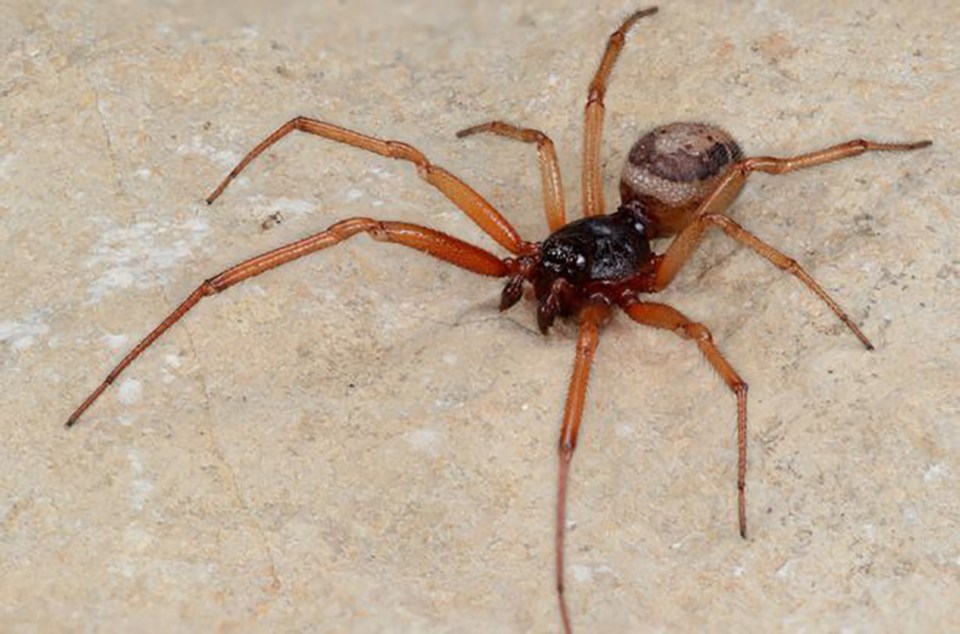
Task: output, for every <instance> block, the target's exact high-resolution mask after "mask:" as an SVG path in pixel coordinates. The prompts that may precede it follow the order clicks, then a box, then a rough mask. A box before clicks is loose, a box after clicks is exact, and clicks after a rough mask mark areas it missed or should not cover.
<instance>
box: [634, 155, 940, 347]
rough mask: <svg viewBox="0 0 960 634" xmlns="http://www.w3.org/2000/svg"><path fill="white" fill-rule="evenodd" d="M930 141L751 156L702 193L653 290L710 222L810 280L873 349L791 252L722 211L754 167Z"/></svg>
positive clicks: (772, 170)
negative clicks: (765, 238)
mask: <svg viewBox="0 0 960 634" xmlns="http://www.w3.org/2000/svg"><path fill="white" fill-rule="evenodd" d="M930 143H931V142H930V141H920V142H917V143H876V142H873V141H865V140H863V139H856V140H853V141H848V142H847V143H841V144H839V145H834V146H831V147H828V148H825V149H823V150H818V151H816V152H810V153H808V154H800V155H798V156H792V157H787V158H773V157H769V156H759V157H752V158H747V159H744V160H742V161H740V162H739V163H737V164H736V165H734V166H733V167H732V168H731V170H730V172H729V173H728V174H727V175H726V176H725V177H724V178H723V179H722V180H721V181H720V183H719V184H718V185H717V187H716V188H715V189H714V190H713V192H711V193H710V195H709V196H707V197H706V199H704V201H703V203H702V204H701V205H700V207H699V208H698V209H697V211H696V212H694V214H693V216H692V218H691V221H690V223H689V224H688V225H687V226H686V227H684V228H683V229H682V230H681V231H680V232H679V233H678V234H677V236H676V238H674V240H673V242H671V243H670V246H669V247H667V251H666V252H665V253H664V254H663V258H662V260H661V261H660V264H659V265H658V267H657V271H656V276H655V278H654V285H653V290H654V291H658V290H663V289H664V288H666V287H667V286H668V285H669V284H670V283H671V282H672V281H673V279H674V278H675V277H676V275H677V273H679V272H680V269H682V268H683V265H684V264H686V262H687V260H688V259H689V258H690V256H691V255H693V252H694V251H695V250H696V248H697V246H698V245H699V244H700V240H701V239H702V238H703V234H704V232H705V231H706V230H707V228H708V227H710V226H717V227H720V228H721V229H723V230H724V232H726V233H727V235H729V236H730V237H732V238H734V239H735V240H737V241H738V242H741V243H742V244H745V245H746V246H748V247H750V248H751V249H753V250H754V251H756V252H757V253H759V254H760V255H762V256H763V257H765V258H766V259H767V260H769V261H770V262H772V263H773V264H775V265H776V266H777V267H779V268H781V269H783V270H785V271H787V272H788V273H790V274H791V275H794V276H796V277H797V278H798V279H800V281H802V282H803V283H804V284H806V286H807V288H809V289H810V290H811V291H813V292H814V293H815V294H816V295H817V296H818V297H820V299H822V300H823V301H824V302H825V303H826V304H827V305H828V306H829V307H830V310H832V311H833V312H834V313H835V314H836V315H837V317H839V318H840V320H841V321H843V323H844V324H846V326H847V327H848V328H849V329H850V330H851V331H852V332H853V334H854V335H856V336H857V338H858V339H859V340H860V341H861V342H862V343H863V345H864V346H866V347H867V349H872V348H873V345H872V344H871V343H870V341H869V340H868V339H867V338H866V337H865V336H864V334H863V333H862V332H860V329H859V328H857V327H856V325H854V323H853V321H852V320H851V319H850V318H849V317H848V316H847V314H846V313H845V312H844V311H843V309H841V308H840V306H839V305H838V304H837V303H836V302H835V301H834V300H833V299H832V298H831V297H830V296H829V295H828V294H827V292H826V291H824V290H823V288H822V287H821V286H820V285H819V284H817V282H815V281H814V280H813V278H811V277H810V275H808V274H807V272H806V271H804V270H803V269H802V268H800V266H799V265H798V264H797V263H796V262H795V261H793V260H792V259H791V258H788V257H787V256H786V255H784V254H783V253H781V252H780V251H778V250H776V249H774V248H773V247H771V246H770V245H768V244H767V243H765V242H763V241H762V240H760V239H759V238H757V237H756V236H754V235H753V234H751V233H750V232H748V231H747V230H746V229H744V228H743V227H741V226H740V225H738V224H737V223H735V222H733V221H732V220H729V219H728V218H726V216H725V214H724V212H725V211H726V209H727V208H728V207H729V206H730V204H731V203H732V202H733V199H734V198H736V197H737V194H739V193H740V190H741V189H742V188H743V185H744V183H746V180H747V177H748V176H749V175H750V174H751V173H752V172H766V173H768V174H785V173H787V172H792V171H795V170H799V169H805V168H807V167H813V166H815V165H822V164H823V163H831V162H833V161H839V160H841V159H845V158H851V157H853V156H857V155H859V154H863V153H864V152H896V151H908V150H917V149H920V148H924V147H927V146H929V145H930Z"/></svg>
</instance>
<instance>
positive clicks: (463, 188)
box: [207, 117, 532, 254]
mask: <svg viewBox="0 0 960 634" xmlns="http://www.w3.org/2000/svg"><path fill="white" fill-rule="evenodd" d="M294 130H299V131H301V132H307V133H309V134H314V135H316V136H319V137H323V138H325V139H330V140H331V141H337V142H339V143H345V144H347V145H351V146H353V147H356V148H360V149H361V150H366V151H368V152H373V153H374V154H379V155H380V156H386V157H388V158H394V159H399V160H401V161H409V162H410V163H413V164H414V165H415V166H416V167H417V174H419V175H420V177H421V178H423V179H424V180H425V181H427V182H428V183H430V184H431V185H433V186H434V187H436V188H437V189H438V190H440V192H441V193H442V194H443V195H444V196H446V197H447V198H449V199H450V201H451V202H453V204H455V205H456V206H457V207H459V208H460V209H461V210H462V211H463V212H464V213H465V214H467V215H468V216H470V219H471V220H473V221H474V222H475V223H476V224H477V225H478V226H479V227H480V228H481V229H483V230H484V231H485V232H486V233H487V234H488V235H489V236H490V237H491V238H493V239H494V240H495V241H496V242H497V243H498V244H500V245H501V246H502V247H504V248H505V249H507V250H508V251H510V252H511V253H515V254H521V253H527V252H530V251H531V250H532V247H531V246H529V245H528V244H527V243H526V242H524V241H523V240H522V239H521V238H520V236H519V235H518V234H517V231H516V229H514V228H513V226H512V225H511V224H510V223H509V222H507V221H506V219H505V218H504V217H503V216H501V215H500V212H498V211H497V210H496V209H494V207H493V205H491V204H490V203H489V202H487V201H486V200H485V199H484V198H483V196H481V195H480V194H478V193H477V192H476V191H474V189H473V188H471V187H470V186H469V185H467V184H466V183H464V182H463V181H462V180H460V179H459V178H457V177H456V176H454V175H453V174H451V173H450V172H448V171H447V170H445V169H443V168H442V167H440V166H438V165H434V164H433V163H431V162H430V161H429V160H427V157H426V156H424V155H423V153H422V152H421V151H420V150H418V149H417V148H415V147H413V146H412V145H408V144H406V143H403V142H401V141H392V140H384V139H379V138H377V137H372V136H368V135H366V134H362V133H360V132H355V131H353V130H348V129H347V128H341V127H340V126H337V125H334V124H332V123H326V122H325V121H320V120H318V119H311V118H310V117H295V118H293V119H291V120H290V121H287V122H286V123H284V124H283V125H282V126H280V127H279V128H277V129H276V130H275V131H274V132H273V133H272V134H270V136H268V137H267V138H265V139H264V140H263V141H261V142H260V143H259V144H258V145H257V146H256V147H254V148H253V149H252V150H250V152H248V153H247V155H246V156H244V157H243V159H242V160H241V161H240V162H239V163H237V166H236V167H234V168H233V170H232V171H231V172H230V173H229V174H228V175H227V177H226V178H224V179H223V182H221V183H220V185H219V186H217V188H216V189H215V190H213V193H212V194H210V195H209V196H208V197H207V203H208V204H210V203H212V202H213V201H214V200H216V199H217V198H218V197H219V196H220V194H222V193H223V190H224V189H226V188H227V185H229V184H230V181H232V180H233V179H234V178H236V177H237V175H238V174H239V173H240V172H241V171H243V169H244V168H245V167H246V166H247V165H249V164H250V162H251V161H252V160H253V159H255V158H257V156H259V155H260V154H262V153H263V151H264V150H266V149H267V148H268V147H270V146H271V145H273V144H274V143H276V142H277V141H279V140H280V139H282V138H283V137H285V136H287V135H288V134H290V133H291V132H293V131H294Z"/></svg>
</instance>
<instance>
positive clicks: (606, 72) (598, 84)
mask: <svg viewBox="0 0 960 634" xmlns="http://www.w3.org/2000/svg"><path fill="white" fill-rule="evenodd" d="M656 12H657V7H650V8H648V9H641V10H640V11H637V12H636V13H634V14H633V15H631V16H629V17H628V18H627V19H626V20H624V21H623V24H621V25H620V28H618V29H617V30H616V31H614V32H613V33H612V34H611V35H610V39H608V40H607V48H606V49H605V50H604V52H603V58H602V59H601V60H600V67H599V68H597V73H596V75H594V77H593V81H591V82H590V89H589V92H588V93H587V105H586V108H585V109H584V126H583V172H582V174H581V184H580V187H581V190H582V191H581V194H582V196H583V199H582V201H583V202H582V204H583V215H584V216H599V215H601V214H603V174H601V171H600V145H601V141H602V137H603V111H604V106H603V97H604V95H605V94H606V92H607V81H608V80H609V78H610V72H611V71H612V70H613V66H614V64H616V63H617V58H618V57H619V56H620V51H621V50H623V45H624V43H625V42H626V35H627V31H629V30H630V28H631V27H632V26H633V25H634V23H636V21H637V20H639V19H640V18H645V17H647V16H648V15H653V14H654V13H656Z"/></svg>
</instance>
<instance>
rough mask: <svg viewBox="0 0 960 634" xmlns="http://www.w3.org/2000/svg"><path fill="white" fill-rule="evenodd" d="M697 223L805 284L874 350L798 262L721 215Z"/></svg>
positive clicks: (709, 215) (704, 217) (705, 217)
mask: <svg viewBox="0 0 960 634" xmlns="http://www.w3.org/2000/svg"><path fill="white" fill-rule="evenodd" d="M696 222H698V223H702V224H704V225H706V226H707V227H709V226H715V227H720V228H721V229H723V231H724V233H726V234H727V235H728V236H730V237H731V238H733V239H734V240H736V241H737V242H739V243H740V244H745V245H746V246H748V247H750V248H751V249H753V250H754V251H755V252H756V253H759V254H760V255H762V256H763V257H765V258H766V259H767V260H769V261H770V262H772V263H773V265H774V266H776V267H777V268H779V269H780V270H781V271H786V272H787V273H789V274H790V275H793V276H794V277H796V278H797V279H798V280H800V281H801V282H803V283H804V284H805V285H806V287H807V288H809V289H810V290H811V291H813V292H814V294H815V295H816V296H817V297H819V298H820V299H821V300H823V302H824V303H825V304H826V305H827V306H829V307H830V310H832V311H833V314H835V315H836V316H837V317H839V318H840V321H842V322H843V323H844V324H845V325H846V326H847V328H849V329H850V332H852V333H853V334H854V335H856V337H857V339H859V340H860V343H862V344H863V345H864V347H865V348H866V349H867V350H873V344H872V343H870V340H869V339H867V336H866V335H864V334H863V332H861V331H860V329H859V328H858V327H857V325H856V324H854V323H853V320H851V319H850V317H848V316H847V313H846V312H845V311H844V310H843V309H842V308H840V305H839V304H837V302H835V301H834V300H833V298H832V297H830V295H829V294H828V293H827V291H825V290H823V287H822V286H820V285H819V284H818V283H817V281H816V280H814V279H813V278H812V277H810V274H809V273H807V272H806V271H804V270H803V267H801V266H800V265H799V264H797V261H796V260H794V259H793V258H790V257H787V256H786V255H784V254H783V253H781V252H780V251H778V250H777V249H774V248H773V247H772V246H770V245H769V244H767V243H766V242H764V241H763V240H761V239H760V238H758V237H757V236H755V235H753V234H752V233H750V232H749V231H747V230H746V229H744V228H743V227H741V226H740V225H739V224H737V223H736V222H734V221H733V220H731V219H730V218H729V217H728V216H724V215H721V214H707V215H706V216H701V217H700V218H699V219H697V220H696Z"/></svg>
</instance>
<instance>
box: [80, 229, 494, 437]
mask: <svg viewBox="0 0 960 634" xmlns="http://www.w3.org/2000/svg"><path fill="white" fill-rule="evenodd" d="M362 232H366V233H368V234H370V236H371V237H372V238H373V239H374V240H378V241H381V242H394V243H396V244H402V245H403V246H407V247H410V248H413V249H417V250H418V251H423V252H424V253H427V254H429V255H432V256H433V257H435V258H438V259H440V260H445V261H446V262H449V263H451V264H454V265H456V266H459V267H461V268H464V269H467V270H468V271H473V272H474V273H479V274H480V275H489V276H492V277H503V276H505V275H507V274H508V273H509V272H510V270H511V262H512V261H510V260H506V261H505V260H501V259H500V258H498V257H497V256H495V255H493V254H492V253H489V252H487V251H485V250H483V249H481V248H480V247H475V246H473V245H472V244H469V243H467V242H463V241H462V240H458V239H457V238H454V237H453V236H449V235H447V234H445V233H441V232H439V231H434V230H433V229H428V228H426V227H421V226H418V225H413V224H408V223H405V222H392V221H379V220H371V219H370V218H349V219H347V220H342V221H340V222H338V223H336V224H334V225H332V226H331V227H330V228H329V229H327V230H326V231H321V232H320V233H316V234H314V235H312V236H308V237H306V238H303V239H302V240H298V241H296V242H291V243H290V244H286V245H284V246H282V247H278V248H276V249H273V250H272V251H268V252H266V253H263V254H261V255H258V256H256V257H253V258H250V259H249V260H246V261H245V262H241V263H240V264H237V265H236V266H232V267H230V268H229V269H227V270H225V271H223V272H221V273H219V274H217V275H216V276H214V277H212V278H210V279H208V280H205V281H204V282H203V283H202V284H200V286H198V287H197V289H196V290H194V291H193V292H192V293H191V294H190V296H189V297H187V299H185V300H184V301H183V302H182V303H181V304H180V305H179V306H177V307H176V308H175V309H174V310H173V312H171V313H170V314H169V315H167V317H166V318H165V319H164V320H163V321H162V322H160V325H158V326H157V327H156V328H154V329H153V331H151V332H150V334H148V335H147V336H146V337H144V338H143V339H142V340H141V341H140V343H138V344H137V345H136V346H135V347H134V348H133V350H131V351H130V352H129V353H127V356H125V357H124V358H123V359H122V360H121V361H120V363H118V364H117V366H116V367H115V368H114V369H113V370H111V371H110V374H108V375H107V378H106V379H104V380H103V382H102V383H101V384H100V385H99V386H98V387H97V389H95V390H94V391H93V392H92V393H91V394H90V396H88V397H87V398H86V399H85V400H84V401H83V403H81V404H80V406H79V407H78V408H77V409H76V410H75V411H74V412H73V413H72V414H71V415H70V418H68V419H67V422H66V426H67V427H71V426H73V424H74V423H76V422H77V420H78V419H79V418H80V416H81V415H82V414H83V413H84V411H86V409H87V408H88V407H90V406H91V405H92V404H93V402H94V401H96V400H97V398H98V397H99V396H100V394H102V393H103V391H104V390H105V389H107V386H109V385H110V384H111V383H113V382H114V381H115V380H116V378H117V377H118V376H119V375H120V373H121V372H123V370H124V369H125V368H126V367H127V366H128V365H130V364H131V363H133V361H134V360H135V359H136V358H137V357H139V356H140V354H141V353H142V352H143V351H144V350H146V349H147V348H148V347H150V345H151V344H152V343H153V342H154V341H156V340H157V338H158V337H160V335H162V334H163V333H164V332H166V331H167V329H169V328H170V327H171V326H173V325H174V324H175V323H177V322H178V321H180V319H181V318H182V317H183V316H184V315H185V314H186V313H187V312H188V311H189V310H190V309H191V308H193V307H194V306H195V305H196V304H197V303H198V302H199V301H200V300H201V299H203V298H204V297H206V296H208V295H215V294H216V293H219V292H220V291H223V290H224V289H227V288H229V287H231V286H233V285H234V284H237V283H239V282H242V281H244V280H246V279H249V278H251V277H254V276H256V275H260V274H261V273H263V272H264V271H269V270H270V269H273V268H276V267H278V266H281V265H283V264H286V263H287V262H292V261H293V260H296V259H299V258H302V257H303V256H305V255H308V254H310V253H313V252H315V251H320V250H321V249H326V248H327V247H331V246H333V245H335V244H337V243H339V242H343V241H344V240H346V239H347V238H350V237H351V236H354V235H356V234H358V233H362Z"/></svg>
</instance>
